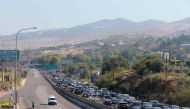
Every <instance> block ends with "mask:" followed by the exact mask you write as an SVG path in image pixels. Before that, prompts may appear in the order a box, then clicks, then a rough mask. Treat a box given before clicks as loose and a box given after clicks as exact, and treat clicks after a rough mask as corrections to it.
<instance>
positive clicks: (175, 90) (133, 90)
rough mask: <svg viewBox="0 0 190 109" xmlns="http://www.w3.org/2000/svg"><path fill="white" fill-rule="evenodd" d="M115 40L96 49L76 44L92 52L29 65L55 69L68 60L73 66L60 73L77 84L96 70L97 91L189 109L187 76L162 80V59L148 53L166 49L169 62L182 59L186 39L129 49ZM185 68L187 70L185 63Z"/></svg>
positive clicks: (148, 41) (149, 41) (145, 42)
mask: <svg viewBox="0 0 190 109" xmlns="http://www.w3.org/2000/svg"><path fill="white" fill-rule="evenodd" d="M118 40H119V39H114V40H113V39H110V40H108V41H106V40H102V42H104V45H99V44H98V43H99V41H92V42H88V43H84V44H79V47H84V48H85V47H89V48H90V47H92V48H93V49H87V50H84V53H83V54H77V55H73V54H69V55H67V56H65V57H63V56H60V55H46V56H42V57H40V58H37V59H35V60H33V63H40V64H43V65H45V64H56V65H59V63H60V60H61V59H63V58H65V59H72V60H73V62H74V63H73V64H72V65H66V66H64V68H63V69H64V73H65V74H68V75H70V76H71V77H74V78H75V77H76V75H78V77H76V79H78V80H80V81H83V82H84V81H88V82H90V80H91V76H92V71H93V70H99V71H101V76H100V78H99V79H98V81H97V82H96V83H95V84H96V85H97V86H99V87H106V88H108V89H110V90H113V91H116V92H122V93H128V94H130V95H134V96H135V97H140V96H145V97H147V98H151V99H157V100H160V101H164V102H166V103H169V104H177V105H180V106H190V104H189V103H190V101H189V100H190V96H189V95H190V94H189V93H190V92H189V90H190V76H189V75H190V73H189V72H186V73H185V72H181V73H173V72H170V71H169V72H168V74H167V77H166V73H165V71H164V68H165V67H167V66H166V65H165V64H164V61H163V59H162V57H161V56H160V55H155V53H153V52H152V51H157V50H159V51H164V49H167V50H168V51H170V52H171V54H172V55H171V58H173V57H176V58H177V59H186V57H185V55H186V53H190V49H189V48H188V47H185V46H181V44H187V43H188V42H189V41H190V38H189V37H188V36H185V35H182V36H179V37H176V38H174V39H159V38H158V39H156V38H149V37H148V38H139V39H138V40H135V41H136V43H134V44H129V45H127V44H126V45H117V43H118ZM112 44H115V45H116V46H111V45H112ZM139 48H140V49H139ZM187 65H188V66H190V64H189V63H187ZM73 75H74V76H73Z"/></svg>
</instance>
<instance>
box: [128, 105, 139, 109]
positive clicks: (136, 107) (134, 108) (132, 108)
mask: <svg viewBox="0 0 190 109" xmlns="http://www.w3.org/2000/svg"><path fill="white" fill-rule="evenodd" d="M130 109H141V106H136V105H135V106H132V107H131V108H130Z"/></svg>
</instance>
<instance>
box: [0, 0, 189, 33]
mask: <svg viewBox="0 0 190 109" xmlns="http://www.w3.org/2000/svg"><path fill="white" fill-rule="evenodd" d="M188 17H190V0H0V35H6V34H14V33H15V32H16V31H17V30H19V29H22V28H28V27H33V26H37V27H38V28H39V30H46V29H57V28H69V27H73V26H77V25H82V24H86V23H91V22H95V21H98V20H103V19H116V18H124V19H128V20H132V21H144V20H151V19H154V20H161V21H167V22H172V21H177V20H181V19H184V18H188Z"/></svg>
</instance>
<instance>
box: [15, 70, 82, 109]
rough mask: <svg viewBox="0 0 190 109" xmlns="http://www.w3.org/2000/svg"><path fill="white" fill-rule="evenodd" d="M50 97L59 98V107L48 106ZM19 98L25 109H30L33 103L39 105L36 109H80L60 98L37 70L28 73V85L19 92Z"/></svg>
mask: <svg viewBox="0 0 190 109" xmlns="http://www.w3.org/2000/svg"><path fill="white" fill-rule="evenodd" d="M50 95H54V96H55V97H56V98H57V102H58V104H57V105H47V100H48V97H49V96H50ZM18 98H19V102H20V104H21V106H22V108H23V109H30V108H31V105H32V101H35V103H36V104H37V106H36V109H80V107H78V106H76V105H75V104H72V103H71V102H69V101H68V100H66V99H65V98H64V97H62V96H60V95H59V94H58V93H57V92H56V91H55V90H54V89H53V88H52V87H51V85H50V84H49V83H48V82H47V81H46V80H45V79H44V78H43V76H42V75H41V74H40V72H39V71H38V70H36V69H31V70H30V72H29V73H28V77H27V81H26V84H25V86H24V88H23V89H21V90H20V91H19V97H18Z"/></svg>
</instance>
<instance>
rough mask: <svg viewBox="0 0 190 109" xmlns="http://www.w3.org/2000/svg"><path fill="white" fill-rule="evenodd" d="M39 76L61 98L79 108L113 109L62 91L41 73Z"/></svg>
mask: <svg viewBox="0 0 190 109" xmlns="http://www.w3.org/2000/svg"><path fill="white" fill-rule="evenodd" d="M41 74H42V76H43V77H44V78H45V79H46V80H47V81H48V82H49V83H50V84H51V86H52V87H53V88H54V89H55V90H56V91H57V92H58V93H59V94H60V95H61V96H63V97H65V98H66V99H68V100H69V101H71V102H72V103H74V104H76V105H78V106H80V107H81V108H83V109H114V108H113V107H110V106H107V105H104V104H100V103H96V102H94V101H91V100H88V99H85V98H83V97H80V96H77V95H75V94H74V93H71V92H69V91H66V90H64V89H61V88H59V87H57V86H55V85H54V83H53V82H52V81H51V80H49V79H47V78H46V77H45V76H44V74H43V73H41Z"/></svg>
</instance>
